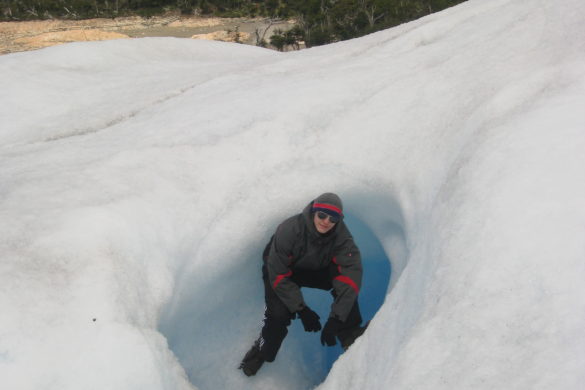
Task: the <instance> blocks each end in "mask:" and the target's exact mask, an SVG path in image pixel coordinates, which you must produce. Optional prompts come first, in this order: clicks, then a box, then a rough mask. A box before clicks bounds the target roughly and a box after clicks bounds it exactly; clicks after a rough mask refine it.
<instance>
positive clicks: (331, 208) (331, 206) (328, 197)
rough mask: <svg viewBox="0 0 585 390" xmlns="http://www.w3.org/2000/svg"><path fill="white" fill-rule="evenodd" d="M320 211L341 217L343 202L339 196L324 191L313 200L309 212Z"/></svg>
mask: <svg viewBox="0 0 585 390" xmlns="http://www.w3.org/2000/svg"><path fill="white" fill-rule="evenodd" d="M317 211H322V212H324V213H326V214H329V215H331V216H334V217H337V218H342V217H343V204H342V203H341V198H340V197H339V196H337V195H335V194H333V193H331V192H326V193H324V194H321V195H319V197H317V199H315V200H314V201H313V206H312V207H311V212H313V213H314V212H317Z"/></svg>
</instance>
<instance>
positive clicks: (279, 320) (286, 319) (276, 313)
mask: <svg viewBox="0 0 585 390" xmlns="http://www.w3.org/2000/svg"><path fill="white" fill-rule="evenodd" d="M291 317H292V315H291V313H290V312H289V311H288V310H286V311H284V310H268V312H267V313H266V321H267V322H269V323H270V324H271V325H274V326H278V327H284V328H287V327H288V326H289V325H290V323H291Z"/></svg>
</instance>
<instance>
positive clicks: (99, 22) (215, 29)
mask: <svg viewBox="0 0 585 390" xmlns="http://www.w3.org/2000/svg"><path fill="white" fill-rule="evenodd" d="M293 24H294V21H290V20H289V21H287V20H280V21H271V20H270V19H266V18H218V17H197V16H192V17H182V16H168V17H153V18H148V19H146V18H141V17H123V18H116V19H106V18H98V19H86V20H55V19H52V20H37V21H10V22H0V55H1V54H9V53H15V52H22V51H29V50H36V49H41V48H44V47H48V46H54V45H59V44H64V43H70V42H79V41H98V40H109V39H120V38H141V37H178V38H197V39H209V40H220V41H230V42H234V41H236V40H237V41H238V42H240V43H243V44H248V45H255V44H256V39H257V38H256V31H257V30H258V33H259V34H260V35H264V37H265V39H266V40H267V41H268V40H269V38H270V36H271V35H272V34H273V32H274V30H276V29H281V30H288V29H289V28H291V27H292V26H293ZM266 30H267V31H266Z"/></svg>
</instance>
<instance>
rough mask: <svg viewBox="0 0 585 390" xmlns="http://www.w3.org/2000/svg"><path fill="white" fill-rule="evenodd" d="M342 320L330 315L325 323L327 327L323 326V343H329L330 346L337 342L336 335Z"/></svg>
mask: <svg viewBox="0 0 585 390" xmlns="http://www.w3.org/2000/svg"><path fill="white" fill-rule="evenodd" d="M341 324H342V322H341V321H339V320H338V319H337V318H333V317H329V319H328V320H327V322H326V323H325V327H324V328H323V332H321V345H325V344H327V345H328V346H330V347H332V346H334V345H335V344H337V341H335V336H337V334H338V333H339V328H341Z"/></svg>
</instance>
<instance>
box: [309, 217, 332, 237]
mask: <svg viewBox="0 0 585 390" xmlns="http://www.w3.org/2000/svg"><path fill="white" fill-rule="evenodd" d="M313 223H314V224H315V228H316V229H317V231H318V232H319V233H321V234H325V233H327V232H328V231H329V230H331V229H333V227H334V226H335V224H334V223H333V222H331V220H330V219H329V217H327V218H325V219H320V218H319V217H318V216H317V213H315V215H313Z"/></svg>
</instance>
